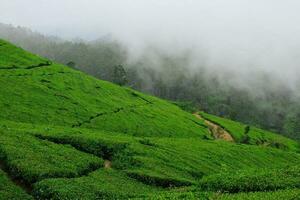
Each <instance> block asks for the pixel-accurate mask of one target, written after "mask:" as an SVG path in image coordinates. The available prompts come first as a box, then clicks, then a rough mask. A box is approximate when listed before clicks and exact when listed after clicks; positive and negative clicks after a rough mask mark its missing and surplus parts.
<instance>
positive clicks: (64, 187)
mask: <svg viewBox="0 0 300 200" xmlns="http://www.w3.org/2000/svg"><path fill="white" fill-rule="evenodd" d="M158 191H162V189H161V188H158V187H153V186H148V185H145V184H142V183H140V182H138V181H136V180H135V179H132V178H129V177H128V176H126V174H124V173H123V172H119V171H116V170H113V169H105V170H104V169H100V170H97V171H95V172H93V173H91V174H89V175H88V176H84V177H80V178H71V179H64V178H58V179H47V180H43V181H41V182H39V183H37V184H35V185H34V196H35V197H38V198H40V199H53V200H60V199H86V200H88V199H129V198H133V197H139V196H143V197H145V196H149V195H150V194H153V193H156V192H158Z"/></svg>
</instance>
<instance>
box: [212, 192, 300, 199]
mask: <svg viewBox="0 0 300 200" xmlns="http://www.w3.org/2000/svg"><path fill="white" fill-rule="evenodd" d="M210 198H211V199H215V200H283V199H284V200H297V199H300V189H288V190H277V191H273V192H249V193H238V194H228V193H227V194H217V195H212V197H210Z"/></svg>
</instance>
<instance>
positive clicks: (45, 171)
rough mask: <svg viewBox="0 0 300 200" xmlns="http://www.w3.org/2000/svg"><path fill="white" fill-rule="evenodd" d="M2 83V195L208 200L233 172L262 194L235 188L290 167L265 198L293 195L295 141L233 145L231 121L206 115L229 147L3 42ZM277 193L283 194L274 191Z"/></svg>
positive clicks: (143, 98)
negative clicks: (189, 198) (224, 133)
mask: <svg viewBox="0 0 300 200" xmlns="http://www.w3.org/2000/svg"><path fill="white" fill-rule="evenodd" d="M0 83H1V85H3V86H5V87H0V94H1V95H0V109H1V112H0V168H1V171H0V194H3V195H2V196H3V197H4V198H6V199H9V198H11V197H15V198H16V199H26V198H28V199H30V198H35V199H102V198H106V199H128V198H142V199H144V198H150V197H151V198H152V199H156V198H158V199H161V198H175V199H176V198H180V197H183V198H185V197H187V196H186V195H191V196H193V197H195V198H208V197H209V196H214V195H216V194H215V191H218V189H219V188H221V189H223V188H225V189H224V190H225V191H226V188H228V187H229V186H230V183H231V182H230V183H229V186H228V184H227V183H224V184H223V185H217V184H215V182H214V181H215V180H216V179H217V178H218V177H222V176H224V177H226V176H231V175H230V174H232V177H231V178H228V180H232V184H233V185H232V187H233V188H234V187H237V186H236V185H242V186H243V185H244V186H243V187H244V188H242V189H239V190H238V191H241V192H261V191H260V190H259V189H257V187H259V186H257V187H256V188H254V189H255V190H254V189H253V190H249V189H247V188H249V187H248V185H247V184H248V183H247V179H245V180H241V181H244V182H243V184H239V182H238V180H239V179H238V177H239V176H240V174H243V172H245V174H246V175H247V177H250V178H251V177H252V176H251V175H252V174H255V173H256V171H255V170H260V169H264V171H263V172H262V173H260V174H259V176H260V177H262V180H263V178H264V172H266V173H265V174H266V176H267V175H269V174H271V175H272V174H276V173H277V172H278V173H286V172H285V171H281V170H280V169H282V168H285V167H286V166H287V165H290V166H296V167H293V168H292V169H293V177H287V178H289V181H287V182H288V183H289V184H285V185H282V184H281V182H280V181H278V180H276V179H275V180H273V182H272V180H270V181H269V182H268V183H267V184H269V185H270V187H269V190H270V191H273V190H277V189H283V190H287V191H289V190H290V189H291V188H295V187H296V188H298V187H299V185H298V184H297V182H295V181H294V180H295V179H297V178H298V176H299V171H300V170H299V167H297V166H299V165H300V155H299V154H298V153H297V152H298V151H299V148H298V144H297V143H296V142H294V141H293V140H290V139H287V138H283V137H282V136H278V135H276V134H273V133H268V134H265V135H268V138H269V140H268V142H273V141H276V142H277V143H280V145H281V144H282V145H285V146H286V147H287V148H281V146H280V145H261V144H259V143H255V142H249V144H252V145H248V143H245V144H243V143H241V139H240V138H241V137H236V136H238V134H240V133H239V132H238V130H239V129H236V130H235V129H230V127H231V126H232V125H231V124H232V123H234V122H229V121H224V122H223V121H222V120H221V119H218V120H214V119H213V117H214V116H209V115H207V114H206V115H205V114H203V113H202V114H201V115H203V116H204V115H205V116H204V118H205V119H206V120H208V119H209V120H211V123H213V122H214V123H215V124H216V126H217V125H218V126H222V127H223V128H225V129H226V130H228V131H229V132H230V134H232V136H233V138H234V139H235V140H234V141H231V142H228V141H223V140H220V139H215V138H214V136H213V134H212V133H211V130H210V129H209V127H208V125H207V124H206V123H205V120H204V119H199V118H197V117H195V116H193V115H192V114H190V113H187V112H185V111H183V110H181V109H180V108H178V107H177V106H175V105H173V104H170V103H168V102H167V101H164V100H161V99H158V98H155V97H152V96H148V95H145V94H142V93H139V92H137V91H134V90H132V89H130V88H125V87H120V86H117V85H114V84H111V83H109V82H105V81H101V80H97V79H95V78H92V77H90V76H88V75H85V74H83V73H81V72H79V71H75V70H72V69H70V68H68V67H66V66H63V65H60V64H57V63H52V62H51V61H49V60H46V59H43V58H40V57H39V56H36V55H33V54H30V53H28V52H25V51H23V50H22V49H20V48H17V47H15V46H13V45H12V44H9V43H8V42H5V41H2V40H1V41H0ZM242 130H244V129H243V128H242ZM251 131H255V134H256V133H257V132H259V131H257V130H256V129H254V128H251V129H250V132H251ZM260 131H262V130H260ZM250 132H249V135H250V136H251V137H250V138H255V137H254V136H253V137H252V135H255V134H254V133H253V134H252V133H251V134H250ZM243 134H244V133H243ZM269 135H271V136H272V137H271V136H270V137H269ZM249 141H252V140H249ZM104 166H105V167H104ZM237 171H238V172H239V173H234V172H237ZM240 171H241V172H240ZM269 171H271V172H273V171H274V172H276V173H271V172H270V173H269V174H268V173H267V172H269ZM223 174H224V175H223ZM5 185H8V186H9V187H6V186H5ZM211 185H213V188H212V187H211ZM271 186H272V187H271ZM15 188H17V189H15ZM233 191H235V190H233ZM230 192H232V191H230ZM297 192H298V191H297V190H295V194H297ZM277 194H279V195H281V196H282V195H283V194H285V191H283V192H280V193H276V192H275V193H270V195H277ZM241 196H243V194H241ZM254 196H255V195H254ZM258 196H259V194H258ZM234 197H235V198H238V196H237V195H235V196H234ZM222 198H223V197H222ZM224 198H230V197H228V195H225V196H224Z"/></svg>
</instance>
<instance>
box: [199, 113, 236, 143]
mask: <svg viewBox="0 0 300 200" xmlns="http://www.w3.org/2000/svg"><path fill="white" fill-rule="evenodd" d="M193 115H194V116H195V117H197V118H198V119H202V120H204V123H205V124H206V125H207V126H208V129H209V131H210V133H211V134H212V136H213V137H214V138H215V139H219V140H224V141H228V142H234V139H233V137H232V136H231V134H230V133H229V132H228V131H226V130H224V129H223V128H222V127H220V126H219V125H217V124H215V123H213V122H211V121H209V120H207V119H204V118H203V117H201V115H199V114H198V113H194V114H193Z"/></svg>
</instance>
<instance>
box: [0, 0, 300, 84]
mask: <svg viewBox="0 0 300 200" xmlns="http://www.w3.org/2000/svg"><path fill="white" fill-rule="evenodd" d="M0 5H1V12H0V22H2V23H10V24H13V25H21V26H26V27H30V28H31V29H33V30H36V31H39V32H42V33H45V34H51V35H56V36H60V37H64V38H78V37H79V38H84V39H88V40H92V39H96V38H99V37H101V36H103V35H108V34H109V35H112V36H113V37H115V38H117V39H119V40H121V41H123V42H124V43H126V44H128V45H129V47H131V48H132V49H134V50H135V51H136V52H137V51H139V50H140V48H141V47H143V46H144V45H148V44H152V45H156V46H159V47H161V48H164V49H167V50H169V51H178V50H180V49H185V48H193V49H194V50H195V52H197V51H204V52H205V53H206V54H207V58H208V62H209V65H210V66H211V67H212V68H213V67H214V66H217V67H218V69H220V68H222V67H224V68H225V67H226V68H232V69H247V70H249V69H250V70H251V69H254V70H264V71H269V72H274V73H276V74H278V75H279V76H281V78H282V79H283V80H284V79H289V80H292V79H296V78H298V77H299V75H300V73H299V72H300V1H299V0H105V1H104V0H0ZM195 55H196V56H197V53H196V54H195Z"/></svg>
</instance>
